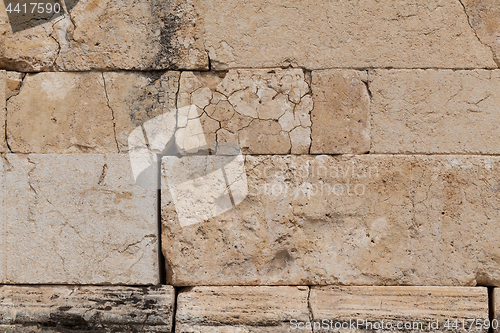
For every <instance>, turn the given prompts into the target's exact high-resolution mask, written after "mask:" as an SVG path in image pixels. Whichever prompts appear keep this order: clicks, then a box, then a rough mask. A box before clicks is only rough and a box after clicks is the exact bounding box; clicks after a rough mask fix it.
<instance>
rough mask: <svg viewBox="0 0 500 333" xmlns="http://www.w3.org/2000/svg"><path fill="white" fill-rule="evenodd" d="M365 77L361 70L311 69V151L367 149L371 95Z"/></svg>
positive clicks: (333, 151)
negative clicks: (312, 105)
mask: <svg viewBox="0 0 500 333" xmlns="http://www.w3.org/2000/svg"><path fill="white" fill-rule="evenodd" d="M366 81H367V75H366V72H364V71H363V72H361V71H346V70H327V71H314V72H313V73H312V84H311V86H312V94H313V101H314V109H313V111H312V114H311V118H312V119H311V120H312V124H313V125H312V145H311V153H312V154H363V153H366V152H368V151H370V120H369V119H370V96H369V94H368V89H367V87H366V85H365V82H366Z"/></svg>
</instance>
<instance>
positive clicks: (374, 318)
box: [309, 286, 488, 332]
mask: <svg viewBox="0 0 500 333" xmlns="http://www.w3.org/2000/svg"><path fill="white" fill-rule="evenodd" d="M309 302H310V307H311V311H312V318H313V320H312V325H316V327H315V329H314V332H331V331H332V330H333V329H334V328H335V325H341V324H344V323H347V325H348V328H352V326H351V325H353V326H354V329H353V330H351V332H366V331H376V330H377V328H378V329H379V330H381V331H382V330H384V331H386V330H387V331H391V330H394V331H403V330H405V331H419V332H470V331H471V330H469V327H470V325H471V322H470V321H467V320H468V319H476V318H477V319H479V320H481V326H482V325H483V321H484V320H486V319H488V290H487V288H485V287H476V288H466V287H373V286H366V287H333V286H331V287H311V295H310V297H309ZM447 320H448V321H449V322H448V324H449V326H448V327H445V325H446V323H447ZM455 320H457V326H456V327H453V325H454V321H455ZM462 320H464V321H465V329H464V327H463V324H462ZM344 325H346V324H344ZM382 325H383V326H382ZM475 325H476V323H475V322H474V327H473V329H472V331H474V332H488V328H487V327H481V328H479V329H476V326H475ZM382 327H383V328H382ZM391 327H392V328H391ZM337 331H340V330H337Z"/></svg>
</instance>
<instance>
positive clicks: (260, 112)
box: [178, 68, 313, 154]
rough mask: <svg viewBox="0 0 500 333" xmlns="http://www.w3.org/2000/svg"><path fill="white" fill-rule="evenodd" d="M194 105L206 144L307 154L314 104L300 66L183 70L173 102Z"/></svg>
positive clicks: (254, 151) (255, 151) (251, 151)
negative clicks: (177, 97) (202, 70)
mask: <svg viewBox="0 0 500 333" xmlns="http://www.w3.org/2000/svg"><path fill="white" fill-rule="evenodd" d="M188 105H196V106H197V108H198V113H199V115H200V121H201V123H202V126H203V130H204V132H205V137H206V140H207V143H208V144H210V145H213V144H214V143H215V142H229V143H232V144H236V145H239V146H240V147H241V150H242V152H243V153H244V154H289V153H292V154H307V153H308V152H309V146H310V142H311V134H310V133H311V116H310V112H311V110H312V107H313V103H312V99H311V96H310V88H309V84H308V83H307V82H306V78H305V75H304V72H303V71H302V70H300V69H279V68H277V69H257V70H230V71H229V72H227V73H224V74H219V73H199V72H198V73H197V72H183V73H182V75H181V82H180V88H179V100H178V107H179V108H181V107H185V106H188Z"/></svg>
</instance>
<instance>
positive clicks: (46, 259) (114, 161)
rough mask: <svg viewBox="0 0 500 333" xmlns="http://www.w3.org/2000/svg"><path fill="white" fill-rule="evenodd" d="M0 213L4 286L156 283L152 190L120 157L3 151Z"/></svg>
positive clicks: (153, 199)
mask: <svg viewBox="0 0 500 333" xmlns="http://www.w3.org/2000/svg"><path fill="white" fill-rule="evenodd" d="M3 164H4V171H3V172H2V177H3V183H2V186H3V192H2V195H3V201H2V207H1V208H2V209H1V211H2V214H3V221H4V229H3V232H4V233H3V234H2V237H5V238H4V239H3V243H4V245H5V246H4V248H3V250H4V251H5V253H4V256H3V257H4V258H3V260H4V269H5V272H4V274H5V278H4V280H3V283H9V284H131V285H145V284H157V283H158V282H159V276H158V242H157V236H158V235H157V229H158V226H157V211H156V209H157V208H156V191H149V190H144V189H142V188H140V187H138V186H136V185H135V183H134V179H133V177H132V172H131V168H130V162H129V159H128V156H127V155H125V154H121V155H119V154H110V155H97V154H69V155H58V154H45V155H37V154H33V155H15V154H7V155H6V157H5V158H4V160H3Z"/></svg>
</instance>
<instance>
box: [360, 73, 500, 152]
mask: <svg viewBox="0 0 500 333" xmlns="http://www.w3.org/2000/svg"><path fill="white" fill-rule="evenodd" d="M370 80H371V82H370V90H371V92H372V94H373V103H372V107H371V110H372V120H371V121H372V150H371V151H372V153H473V154H498V153H500V129H499V127H498V126H497V122H498V115H499V109H498V105H499V103H500V71H498V70H495V71H486V70H474V71H450V70H377V71H373V72H372V71H370Z"/></svg>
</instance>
